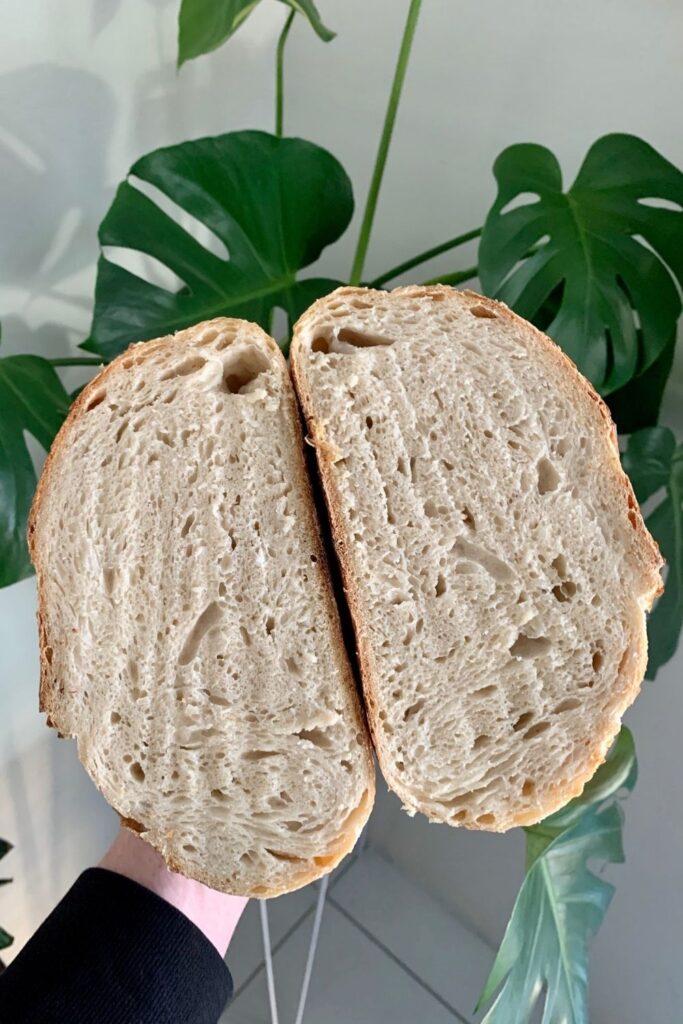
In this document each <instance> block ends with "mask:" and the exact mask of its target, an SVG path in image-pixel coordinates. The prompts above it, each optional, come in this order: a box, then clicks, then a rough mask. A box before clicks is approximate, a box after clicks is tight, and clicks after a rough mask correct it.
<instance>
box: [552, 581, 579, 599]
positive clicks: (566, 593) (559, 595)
mask: <svg viewBox="0 0 683 1024" xmlns="http://www.w3.org/2000/svg"><path fill="white" fill-rule="evenodd" d="M552 592H553V595H554V597H555V598H556V600H558V601H559V602H560V603H563V602H564V601H569V600H570V599H571V598H572V597H573V596H574V594H575V593H576V583H572V581H571V580H565V581H564V583H560V584H558V585H557V586H556V587H553V590H552Z"/></svg>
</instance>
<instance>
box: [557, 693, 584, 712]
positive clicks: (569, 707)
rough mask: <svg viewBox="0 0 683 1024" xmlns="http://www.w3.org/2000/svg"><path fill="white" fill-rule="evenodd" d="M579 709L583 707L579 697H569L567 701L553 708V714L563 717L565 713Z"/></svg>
mask: <svg viewBox="0 0 683 1024" xmlns="http://www.w3.org/2000/svg"><path fill="white" fill-rule="evenodd" d="M579 707H581V701H580V700H579V699H578V697H567V698H566V700H563V701H560V703H559V704H558V705H557V706H556V707H554V708H553V714H554V715H561V714H562V713H563V712H565V711H574V710H575V709H576V708H579Z"/></svg>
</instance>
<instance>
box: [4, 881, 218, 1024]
mask: <svg viewBox="0 0 683 1024" xmlns="http://www.w3.org/2000/svg"><path fill="white" fill-rule="evenodd" d="M231 995H232V978H231V977H230V972H229V971H228V969H227V967H226V966H225V964H224V962H223V960H222V959H221V957H220V956H219V954H218V952H217V950H216V949H215V948H214V946H212V944H211V943H210V942H209V940H208V939H207V938H206V937H205V936H204V935H203V934H202V932H201V931H200V930H199V928H197V927H196V925H194V924H193V923H192V921H190V920H189V918H187V917H185V915H184V914H182V913H181V912H180V911H179V910H176V908H175V907H172V906H171V904H170V903H167V902H166V901H165V900H163V899H161V897H160V896H157V895H156V894H155V893H153V892H150V890H149V889H145V888H144V887H143V886H141V885H138V883H137V882H132V881H131V880H130V879H128V878H124V877H123V875H118V874H115V873H114V872H112V871H105V870H104V869H102V868H91V869H90V870H88V871H85V872H84V873H83V874H82V875H81V877H80V878H79V879H78V881H77V882H76V883H75V885H74V886H73V887H72V888H71V889H70V890H69V892H68V893H67V894H66V896H65V897H64V899H63V900H62V901H61V903H59V904H58V905H57V906H56V907H55V909H54V910H53V911H52V913H51V914H50V916H49V917H48V919H47V920H46V921H45V922H44V923H43V924H42V925H41V927H40V928H39V929H38V931H37V932H36V934H35V935H34V936H33V937H32V938H31V939H30V941H29V942H28V943H27V944H26V946H25V947H24V949H23V950H22V951H21V953H19V955H18V956H17V958H16V959H15V960H14V961H13V963H11V964H10V965H9V967H8V968H7V969H6V970H5V971H4V973H3V974H2V975H0V1021H2V1024H95V1022H97V1024H103V1022H105V1021H106V1022H107V1024H216V1021H217V1020H218V1017H219V1016H220V1014H221V1012H222V1011H223V1009H224V1007H225V1004H226V1002H227V1001H228V999H229V998H230V996H231Z"/></svg>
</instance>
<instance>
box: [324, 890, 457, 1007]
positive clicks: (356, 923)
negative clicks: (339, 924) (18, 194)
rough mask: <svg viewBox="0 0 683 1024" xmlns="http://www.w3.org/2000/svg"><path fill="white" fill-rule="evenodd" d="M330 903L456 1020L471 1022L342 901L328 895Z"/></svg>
mask: <svg viewBox="0 0 683 1024" xmlns="http://www.w3.org/2000/svg"><path fill="white" fill-rule="evenodd" d="M328 903H330V904H331V906H333V907H334V909H335V910H336V911H338V912H339V913H340V914H341V915H342V917H345V918H346V920H347V921H348V922H349V923H350V924H352V925H354V927H356V928H357V929H358V931H359V932H361V933H362V934H363V935H364V936H365V938H366V939H369V940H370V942H372V943H373V945H375V946H377V948H378V949H379V950H381V951H382V953H384V955H385V956H388V957H389V959H390V960H393V962H394V963H395V964H396V965H397V966H398V967H400V968H401V970H402V971H404V972H405V973H406V974H407V975H408V977H410V978H412V980H413V981H414V982H416V983H417V984H418V985H419V986H420V987H421V988H423V989H424V990H425V991H426V992H428V993H429V994H430V996H432V997H433V998H434V999H436V1001H437V1003H440V1004H441V1006H443V1008H444V1009H445V1010H448V1012H449V1013H451V1014H452V1015H453V1016H454V1017H455V1018H456V1020H459V1021H460V1022H461V1024H470V1021H469V1020H468V1019H467V1017H463V1015H462V1014H461V1013H460V1011H459V1010H456V1008H455V1007H454V1006H453V1004H452V1003H449V1002H448V1000H447V999H444V997H443V996H442V995H439V993H438V992H437V991H436V990H435V989H433V988H432V987H431V985H428V984H427V982H426V981H425V980H424V978H421V977H420V975H419V974H417V973H416V972H415V971H414V970H413V969H412V967H409V966H408V964H407V963H405V961H403V960H401V959H400V957H398V956H396V954H395V953H394V952H393V951H392V950H391V949H389V947H388V946H385V945H384V943H383V942H382V941H381V940H380V939H378V938H377V936H376V935H373V933H372V932H371V931H370V930H369V929H368V928H366V927H365V925H362V924H361V923H360V921H357V920H356V918H355V917H353V915H352V914H350V913H349V912H348V910H347V909H346V908H345V907H343V906H342V905H341V903H339V902H338V901H337V900H335V899H334V898H333V897H332V896H329V897H328Z"/></svg>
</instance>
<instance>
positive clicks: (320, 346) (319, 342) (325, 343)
mask: <svg viewBox="0 0 683 1024" xmlns="http://www.w3.org/2000/svg"><path fill="white" fill-rule="evenodd" d="M329 351H330V343H329V340H328V339H327V338H323V337H322V336H320V337H318V338H314V339H313V342H312V344H311V352H329Z"/></svg>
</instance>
